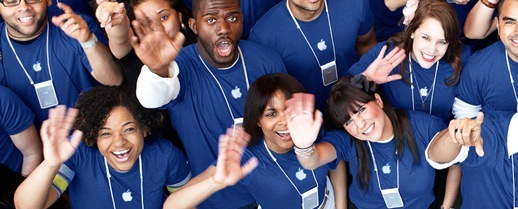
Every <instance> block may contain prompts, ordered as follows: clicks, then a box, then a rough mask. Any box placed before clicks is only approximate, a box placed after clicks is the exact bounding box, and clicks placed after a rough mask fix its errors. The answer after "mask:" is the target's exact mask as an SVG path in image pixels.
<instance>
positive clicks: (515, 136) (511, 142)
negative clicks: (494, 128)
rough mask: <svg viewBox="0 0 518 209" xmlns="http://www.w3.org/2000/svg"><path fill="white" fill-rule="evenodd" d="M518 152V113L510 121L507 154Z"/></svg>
mask: <svg viewBox="0 0 518 209" xmlns="http://www.w3.org/2000/svg"><path fill="white" fill-rule="evenodd" d="M516 153H518V114H516V113H515V114H514V115H513V117H512V119H511V122H510V123H509V131H508V133H507V155H508V157H511V155H514V154H516Z"/></svg>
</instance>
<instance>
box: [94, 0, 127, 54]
mask: <svg viewBox="0 0 518 209" xmlns="http://www.w3.org/2000/svg"><path fill="white" fill-rule="evenodd" d="M96 3H97V4H98V5H99V6H98V7H97V9H96V10H95V17H96V18H97V20H98V21H99V23H100V25H101V28H104V29H105V31H106V35H108V40H109V42H108V44H109V46H110V51H111V52H112V54H113V55H114V56H115V57H116V58H117V59H121V58H123V57H124V56H126V55H127V54H128V53H129V52H130V51H131V50H132V49H133V47H132V46H131V42H130V40H131V37H132V36H133V30H132V29H131V27H130V20H129V18H128V16H127V15H126V9H125V8H124V3H119V2H112V1H107V0H96Z"/></svg>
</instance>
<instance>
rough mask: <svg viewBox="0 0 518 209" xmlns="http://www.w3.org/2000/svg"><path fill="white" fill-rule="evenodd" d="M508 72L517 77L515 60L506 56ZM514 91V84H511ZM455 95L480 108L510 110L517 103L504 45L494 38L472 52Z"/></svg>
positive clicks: (517, 68)
mask: <svg viewBox="0 0 518 209" xmlns="http://www.w3.org/2000/svg"><path fill="white" fill-rule="evenodd" d="M509 65H510V68H511V74H512V77H513V79H514V80H517V79H518V63H516V62H515V61H513V60H512V59H511V58H509ZM514 88H516V89H517V90H518V84H514ZM457 97H458V98H459V99H461V100H462V101H464V102H467V103H469V104H471V105H481V107H482V111H484V112H488V111H494V110H498V111H513V112H516V111H517V110H516V108H517V104H516V100H515V94H514V92H513V86H512V84H511V77H510V76H509V71H508V68H507V64H506V57H505V46H504V45H503V44H502V42H501V41H498V42H496V43H494V44H492V45H491V46H489V47H487V48H485V49H483V50H480V51H477V52H476V53H475V54H473V55H472V56H471V57H470V59H469V60H468V63H467V64H466V66H465V67H464V69H463V70H462V73H461V78H460V81H459V84H458V87H457Z"/></svg>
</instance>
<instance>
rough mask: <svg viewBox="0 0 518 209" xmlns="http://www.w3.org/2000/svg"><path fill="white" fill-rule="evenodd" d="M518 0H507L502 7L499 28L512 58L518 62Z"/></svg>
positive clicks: (501, 38)
mask: <svg viewBox="0 0 518 209" xmlns="http://www.w3.org/2000/svg"><path fill="white" fill-rule="evenodd" d="M516 21H518V1H515V0H506V1H505V2H504V3H503V5H502V6H501V8H500V14H499V15H498V21H497V24H496V26H497V28H498V35H499V36H500V40H501V41H502V43H503V44H504V45H505V48H506V50H507V53H508V55H509V57H511V59H513V60H514V61H515V62H518V26H517V25H516V24H517V22H516Z"/></svg>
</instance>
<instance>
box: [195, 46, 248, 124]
mask: <svg viewBox="0 0 518 209" xmlns="http://www.w3.org/2000/svg"><path fill="white" fill-rule="evenodd" d="M237 50H238V51H239V57H238V59H239V58H241V63H242V65H243V71H244V74H245V81H246V90H247V91H248V89H249V88H250V83H249V81H248V74H247V72H246V64H245V57H244V56H243V52H241V48H240V47H239V46H238V47H237ZM198 57H199V58H200V61H201V63H203V66H205V69H207V71H209V73H210V75H211V76H212V78H214V80H215V81H216V83H217V84H218V86H219V90H220V91H221V94H223V98H224V99H225V103H226V104H227V108H228V112H229V113H230V117H232V120H234V121H235V119H236V118H235V117H234V113H232V109H231V108H230V103H229V102H228V99H227V96H226V95H225V91H223V87H222V86H221V83H219V80H218V79H217V78H216V76H215V75H214V73H212V71H210V69H209V67H208V66H207V64H205V61H203V59H202V58H201V56H200V55H198Z"/></svg>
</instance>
